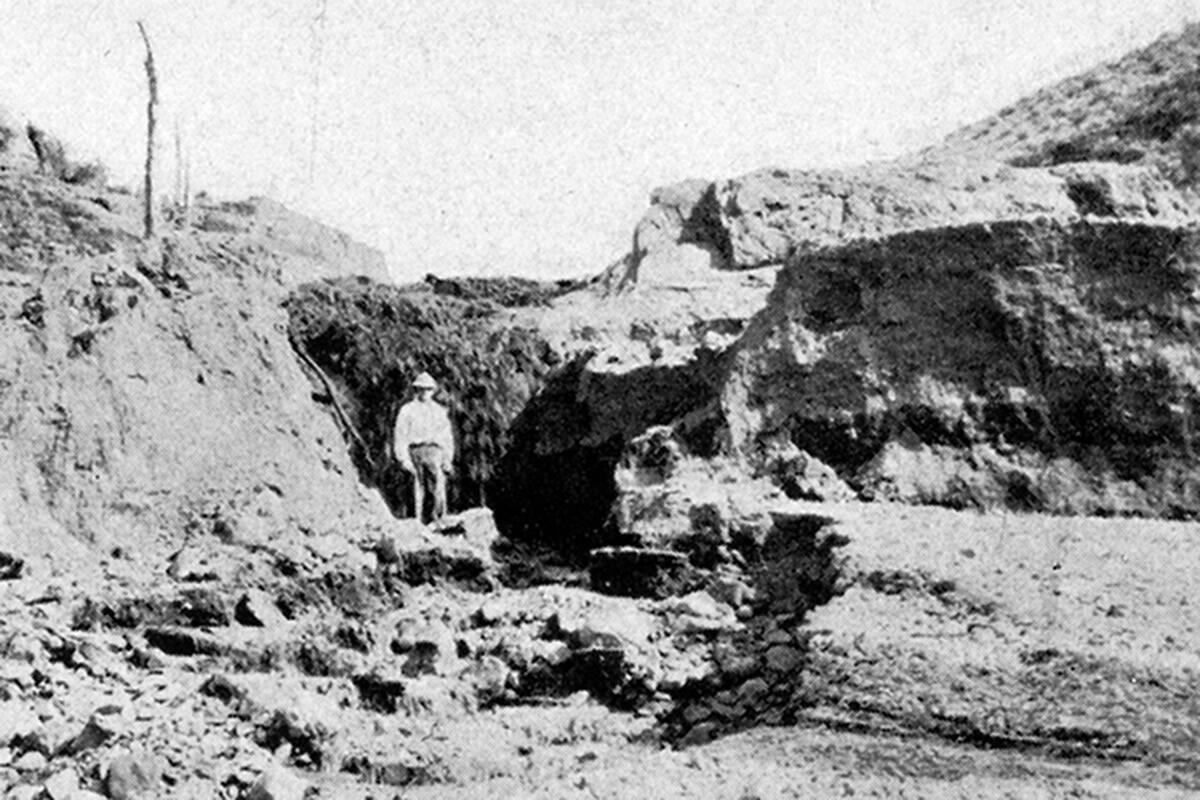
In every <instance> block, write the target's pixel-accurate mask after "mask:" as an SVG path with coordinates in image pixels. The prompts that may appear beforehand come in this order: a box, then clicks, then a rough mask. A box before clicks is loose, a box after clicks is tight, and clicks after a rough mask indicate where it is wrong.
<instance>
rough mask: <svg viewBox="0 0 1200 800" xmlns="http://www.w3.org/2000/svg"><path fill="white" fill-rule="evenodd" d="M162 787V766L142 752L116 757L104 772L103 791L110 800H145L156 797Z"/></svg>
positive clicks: (151, 756) (136, 751) (152, 757)
mask: <svg viewBox="0 0 1200 800" xmlns="http://www.w3.org/2000/svg"><path fill="white" fill-rule="evenodd" d="M161 785H162V765H161V763H160V762H159V760H158V759H157V758H155V757H154V756H153V755H151V754H150V753H148V752H146V751H144V750H135V751H132V752H128V753H123V754H121V755H118V756H117V757H116V758H114V759H113V760H112V761H110V762H109V764H108V768H107V769H106V770H105V771H104V791H105V792H106V793H107V794H108V796H109V797H110V798H111V800H147V798H153V797H157V796H158V794H159V792H160V789H161Z"/></svg>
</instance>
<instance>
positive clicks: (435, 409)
mask: <svg viewBox="0 0 1200 800" xmlns="http://www.w3.org/2000/svg"><path fill="white" fill-rule="evenodd" d="M412 385H413V389H414V391H415V392H416V397H415V398H414V399H412V400H409V401H408V402H407V403H405V404H404V405H402V406H400V413H398V414H397V415H396V436H395V447H396V459H397V460H398V461H399V462H400V466H401V468H403V469H404V471H405V472H407V473H408V474H409V475H411V476H412V479H413V516H414V517H416V518H417V519H420V520H421V521H422V522H429V521H436V520H439V519H441V518H442V517H443V516H445V514H446V475H447V474H448V473H449V472H450V464H451V462H453V461H454V432H453V430H452V429H451V427H450V415H449V414H447V413H446V409H445V407H443V406H442V405H441V404H440V403H438V402H436V401H435V400H434V399H433V392H434V390H435V389H437V383H436V382H435V381H434V380H433V377H432V376H431V375H430V374H429V373H428V372H422V373H421V374H420V375H418V376H417V379H416V380H415V381H413V384H412ZM427 494H432V495H433V510H432V514H431V517H432V520H431V519H427V518H426V516H425V497H426V495H427Z"/></svg>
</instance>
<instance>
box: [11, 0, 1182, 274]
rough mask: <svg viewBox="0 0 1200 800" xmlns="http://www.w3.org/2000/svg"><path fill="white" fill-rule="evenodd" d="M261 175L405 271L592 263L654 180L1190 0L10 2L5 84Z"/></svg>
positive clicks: (949, 112)
mask: <svg viewBox="0 0 1200 800" xmlns="http://www.w3.org/2000/svg"><path fill="white" fill-rule="evenodd" d="M139 19H141V20H144V22H145V24H146V27H147V30H148V31H149V34H150V37H151V40H152V42H153V45H154V50H155V59H156V61H157V64H158V72H159V82H160V93H161V101H160V108H159V121H160V123H159V130H160V137H159V142H160V144H159V148H158V162H159V170H158V172H159V177H158V180H159V185H160V186H170V184H171V182H172V181H173V176H174V174H175V166H174V163H175V136H176V132H177V131H178V136H179V141H180V142H181V149H182V151H183V152H184V153H185V154H186V155H187V158H188V160H189V161H190V164H191V176H192V186H193V188H194V189H203V190H206V191H208V192H209V193H210V194H212V195H214V196H217V197H220V198H241V197H246V196H250V195H259V194H265V195H269V196H271V197H274V198H276V199H279V200H281V201H283V202H284V203H286V204H288V205H289V206H291V207H293V208H295V209H297V210H299V211H301V212H303V213H306V214H309V215H311V216H314V217H316V218H318V219H320V220H322V221H324V222H327V223H329V224H332V225H335V226H337V227H339V228H342V229H343V230H346V231H348V232H349V233H351V234H352V235H354V236H355V237H356V238H358V239H360V240H362V241H364V242H367V243H368V244H372V245H374V246H376V247H378V248H380V249H381V250H382V251H383V252H384V254H385V255H386V257H387V260H388V266H389V269H390V271H391V273H392V275H393V277H394V278H395V279H396V280H398V281H407V280H414V279H417V278H419V277H421V276H423V275H424V274H425V273H427V272H435V273H437V274H439V275H464V274H482V275H501V274H518V275H528V276H533V277H543V278H558V277H567V276H579V275H586V274H594V273H596V272H598V271H599V270H601V269H603V268H604V267H605V266H607V265H608V264H609V263H611V262H612V261H613V260H615V259H616V258H618V257H620V256H621V255H622V254H623V253H624V252H625V251H626V250H627V249H628V247H629V242H630V236H631V233H632V230H633V227H634V225H635V224H636V223H637V220H638V219H639V217H640V216H641V214H642V212H643V211H644V210H645V209H646V207H647V202H648V196H649V193H650V191H651V190H652V189H653V188H654V187H656V186H660V185H664V184H668V183H672V182H675V181H679V180H682V179H685V178H689V177H704V178H709V179H720V178H727V177H734V176H736V175H739V174H743V173H746V172H749V171H751V170H754V169H758V168H761V167H785V168H801V167H828V166H843V165H849V164H853V163H858V162H862V161H865V160H870V159H881V158H888V157H892V156H896V155H900V154H902V153H904V152H907V151H910V150H913V149H916V148H918V147H921V146H924V145H926V144H931V143H933V142H935V141H937V140H938V139H939V138H941V137H942V136H944V135H945V134H947V133H949V132H950V131H951V130H953V129H954V128H956V127H958V126H959V125H962V124H965V123H968V122H971V121H974V120H976V119H979V118H981V117H984V116H987V115H989V114H991V113H993V112H994V111H996V110H998V109H999V108H1000V107H1002V106H1003V105H1005V104H1007V103H1009V102H1012V101H1013V100H1016V99H1017V98H1018V97H1020V96H1021V95H1023V94H1025V93H1027V92H1029V91H1031V90H1034V89H1036V88H1038V87H1039V86H1041V85H1043V84H1046V83H1048V82H1051V81H1053V80H1055V79H1058V78H1061V77H1065V76H1067V75H1070V74H1072V73H1074V72H1078V71H1081V70H1083V69H1086V68H1088V67H1090V66H1092V65H1093V64H1095V63H1098V62H1100V61H1103V60H1107V59H1110V58H1113V57H1115V56H1118V55H1120V54H1121V53H1123V52H1124V51H1126V50H1129V49H1132V48H1133V47H1136V46H1140V45H1143V44H1146V43H1148V42H1150V41H1152V40H1153V39H1155V38H1157V37H1158V36H1159V35H1161V34H1163V33H1165V32H1169V31H1173V30H1177V29H1178V28H1179V27H1181V26H1182V24H1183V23H1185V22H1186V21H1191V20H1196V19H1200V0H988V1H987V2H981V0H778V1H772V0H707V2H706V0H688V1H687V2H683V0H538V1H537V2H535V1H534V0H441V1H440V2H433V1H432V0H425V2H417V0H253V1H251V0H0V105H3V106H6V107H8V108H9V109H10V110H12V111H14V112H16V113H17V114H19V115H21V116H24V117H26V118H28V119H31V120H33V121H35V122H37V123H39V124H40V125H42V126H43V127H44V128H46V129H48V130H51V131H53V132H55V133H57V134H58V135H59V136H61V137H62V138H63V139H64V140H65V141H66V142H68V144H69V145H70V146H71V150H72V152H73V153H74V154H75V155H77V156H79V157H84V158H92V157H98V158H100V159H101V160H102V161H103V162H104V163H105V164H107V165H108V166H109V168H110V172H111V173H112V175H113V176H114V179H115V180H116V181H117V182H121V183H126V184H128V185H134V184H135V183H136V182H137V180H138V176H139V174H140V170H141V165H142V160H143V158H144V147H145V145H144V139H143V136H144V130H145V101H146V86H145V73H144V71H143V64H142V61H143V58H144V53H143V49H142V44H141V40H140V38H139V37H138V33H137V29H136V26H135V21H136V20H139Z"/></svg>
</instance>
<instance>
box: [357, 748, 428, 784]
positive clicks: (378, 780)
mask: <svg viewBox="0 0 1200 800" xmlns="http://www.w3.org/2000/svg"><path fill="white" fill-rule="evenodd" d="M342 771H343V772H348V773H350V774H351V775H358V776H359V777H360V778H361V779H362V780H364V781H365V782H368V783H372V784H378V785H383V786H424V785H427V784H431V783H435V782H436V781H437V778H436V777H435V776H434V775H433V774H432V773H431V772H430V770H429V768H428V767H426V766H424V765H422V764H410V763H407V762H405V761H403V760H387V759H376V758H372V757H368V756H361V755H358V756H351V757H349V758H347V759H346V760H345V761H343V762H342Z"/></svg>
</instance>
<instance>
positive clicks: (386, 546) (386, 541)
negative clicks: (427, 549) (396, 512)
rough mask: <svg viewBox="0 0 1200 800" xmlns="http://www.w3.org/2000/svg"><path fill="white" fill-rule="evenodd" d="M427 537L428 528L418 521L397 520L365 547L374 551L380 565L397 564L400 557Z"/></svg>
mask: <svg viewBox="0 0 1200 800" xmlns="http://www.w3.org/2000/svg"><path fill="white" fill-rule="evenodd" d="M428 537H429V528H427V527H425V525H424V523H422V522H421V521H420V520H418V519H411V518H409V519H398V520H396V523H395V527H394V528H391V529H389V530H387V531H385V532H384V533H382V534H381V535H380V536H379V538H378V539H376V540H375V541H374V542H371V543H370V544H369V545H366V546H367V547H368V548H369V549H373V550H374V551H375V555H376V556H377V557H378V558H379V563H380V564H397V563H399V562H400V557H401V556H402V555H404V554H407V553H408V552H410V551H411V550H412V548H413V546H414V545H417V544H420V543H423V542H425V541H427V540H428Z"/></svg>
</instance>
